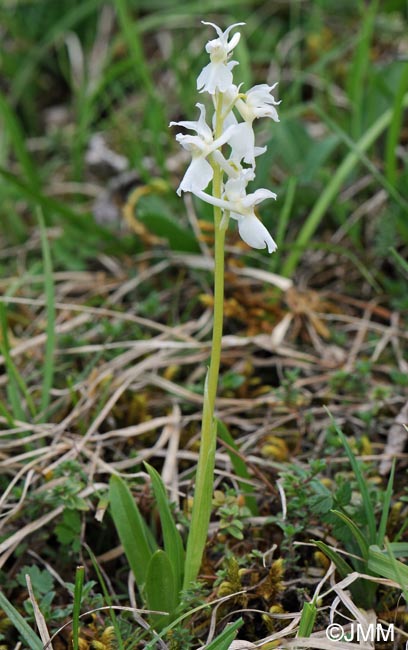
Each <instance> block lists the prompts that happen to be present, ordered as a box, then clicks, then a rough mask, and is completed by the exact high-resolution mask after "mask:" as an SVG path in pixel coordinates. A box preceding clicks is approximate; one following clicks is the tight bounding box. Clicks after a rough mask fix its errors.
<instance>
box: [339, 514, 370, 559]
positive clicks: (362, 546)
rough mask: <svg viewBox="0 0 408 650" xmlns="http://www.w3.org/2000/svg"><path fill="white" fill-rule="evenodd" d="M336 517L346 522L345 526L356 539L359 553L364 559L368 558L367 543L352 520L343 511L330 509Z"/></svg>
mask: <svg viewBox="0 0 408 650" xmlns="http://www.w3.org/2000/svg"><path fill="white" fill-rule="evenodd" d="M331 512H332V513H333V514H334V515H336V517H339V518H340V519H341V520H342V521H344V523H345V524H346V526H347V528H348V529H349V531H350V532H351V534H352V535H353V537H354V539H355V540H356V542H357V544H358V547H359V549H360V551H361V555H362V556H363V559H364V560H367V558H368V544H367V541H366V539H365V537H364V535H363V534H362V532H361V530H360V529H359V528H358V527H357V526H356V524H355V523H354V521H352V520H351V519H350V517H348V516H347V515H345V514H344V513H343V512H340V510H332V511H331Z"/></svg>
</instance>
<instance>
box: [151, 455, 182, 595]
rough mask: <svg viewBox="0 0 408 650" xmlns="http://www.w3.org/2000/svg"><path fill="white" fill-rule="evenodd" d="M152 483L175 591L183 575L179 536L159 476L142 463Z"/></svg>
mask: <svg viewBox="0 0 408 650" xmlns="http://www.w3.org/2000/svg"><path fill="white" fill-rule="evenodd" d="M144 465H145V467H146V470H147V471H148V473H149V476H150V479H151V481H152V487H153V492H154V496H155V497H156V503H157V508H158V510H159V515H160V523H161V527H162V533H163V542H164V550H165V551H166V554H167V556H168V558H169V560H170V564H171V566H172V567H173V572H174V577H175V580H176V586H177V591H180V590H181V587H182V585H183V573H184V548H183V542H182V539H181V535H180V533H179V531H178V529H177V526H176V524H175V522H174V519H173V515H172V513H171V510H170V506H169V501H168V498H167V493H166V488H165V487H164V485H163V481H162V479H161V476H160V474H159V473H158V472H157V471H156V470H155V469H154V467H152V466H151V465H149V464H148V463H144Z"/></svg>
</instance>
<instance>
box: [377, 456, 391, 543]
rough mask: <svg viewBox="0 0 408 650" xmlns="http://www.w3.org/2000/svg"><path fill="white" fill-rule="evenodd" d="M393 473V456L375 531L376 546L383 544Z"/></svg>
mask: <svg viewBox="0 0 408 650" xmlns="http://www.w3.org/2000/svg"><path fill="white" fill-rule="evenodd" d="M394 475H395V458H394V460H393V462H392V467H391V472H390V478H389V479H388V484H387V489H386V490H385V494H384V503H383V507H382V512H381V520H380V525H379V527H378V532H377V544H378V546H382V545H383V544H384V537H385V533H386V529H387V523H388V517H389V514H390V508H391V499H392V489H393V486H394Z"/></svg>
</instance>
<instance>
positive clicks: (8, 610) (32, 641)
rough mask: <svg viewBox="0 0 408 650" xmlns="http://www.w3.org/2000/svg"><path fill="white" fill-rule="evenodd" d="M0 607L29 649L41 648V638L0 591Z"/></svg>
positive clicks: (36, 649) (39, 649)
mask: <svg viewBox="0 0 408 650" xmlns="http://www.w3.org/2000/svg"><path fill="white" fill-rule="evenodd" d="M0 608H1V609H2V610H3V612H4V613H5V614H6V616H7V618H9V619H10V621H11V622H12V624H13V625H14V627H15V628H16V630H17V631H18V632H19V633H20V634H21V636H22V637H23V639H24V641H25V642H26V643H27V645H28V647H29V648H30V650H43V643H42V641H41V639H40V638H39V637H38V636H37V635H36V634H35V632H34V631H33V630H32V629H31V627H30V626H29V625H28V623H27V622H26V621H25V620H24V618H23V617H22V616H21V614H20V613H19V612H18V611H17V610H16V609H15V608H14V607H13V605H12V604H11V603H10V601H9V600H8V599H7V598H6V596H4V594H2V592H1V591H0Z"/></svg>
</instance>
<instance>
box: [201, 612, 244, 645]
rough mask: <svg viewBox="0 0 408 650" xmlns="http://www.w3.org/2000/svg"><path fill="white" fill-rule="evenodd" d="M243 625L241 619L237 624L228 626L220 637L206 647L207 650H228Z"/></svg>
mask: <svg viewBox="0 0 408 650" xmlns="http://www.w3.org/2000/svg"><path fill="white" fill-rule="evenodd" d="M242 623H243V620H242V618H239V619H238V620H237V621H235V623H232V624H231V625H228V626H227V627H226V628H225V630H223V631H222V632H221V634H220V635H219V636H217V637H216V638H215V639H213V640H212V641H211V643H209V644H208V645H206V646H205V650H228V648H229V647H230V645H231V643H232V642H233V640H234V639H235V637H236V635H237V631H238V630H239V628H240V627H241V625H242Z"/></svg>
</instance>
